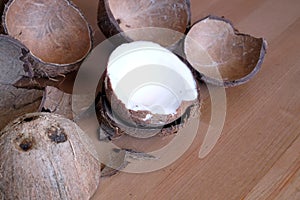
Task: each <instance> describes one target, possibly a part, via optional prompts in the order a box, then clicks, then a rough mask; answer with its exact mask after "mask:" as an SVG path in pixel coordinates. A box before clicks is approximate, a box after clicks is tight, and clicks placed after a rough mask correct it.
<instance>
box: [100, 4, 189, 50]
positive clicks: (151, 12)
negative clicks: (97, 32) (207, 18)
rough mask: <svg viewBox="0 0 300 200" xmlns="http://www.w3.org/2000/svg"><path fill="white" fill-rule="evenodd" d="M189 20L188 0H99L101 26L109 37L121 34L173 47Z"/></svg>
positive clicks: (125, 36) (133, 39) (126, 39)
mask: <svg viewBox="0 0 300 200" xmlns="http://www.w3.org/2000/svg"><path fill="white" fill-rule="evenodd" d="M190 21H191V11H190V1H189V0H159V1H156V0H151V1H143V0H132V1H122V0H99V5H98V26H99V28H100V29H101V31H102V32H103V34H104V35H105V36H106V37H107V38H110V37H112V36H114V35H116V34H119V33H121V35H120V36H122V38H123V39H124V41H126V42H132V41H138V40H144V41H153V42H156V43H158V44H161V45H162V46H172V45H174V44H176V43H177V42H178V41H179V40H180V39H181V38H182V37H183V34H184V33H185V32H186V29H187V27H188V26H189V25H190ZM150 27H151V28H154V29H150ZM142 28H146V29H142ZM155 28H162V29H155ZM170 30H172V31H173V32H170ZM170 33H171V34H172V35H170ZM179 33H180V34H179Z"/></svg>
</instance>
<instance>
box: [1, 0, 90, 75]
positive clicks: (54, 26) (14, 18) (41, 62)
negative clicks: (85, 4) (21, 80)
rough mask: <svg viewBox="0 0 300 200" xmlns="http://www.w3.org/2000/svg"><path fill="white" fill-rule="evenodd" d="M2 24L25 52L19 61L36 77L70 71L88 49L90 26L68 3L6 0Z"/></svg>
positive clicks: (43, 0) (76, 65)
mask: <svg viewBox="0 0 300 200" xmlns="http://www.w3.org/2000/svg"><path fill="white" fill-rule="evenodd" d="M3 25H4V29H5V31H6V33H7V34H8V35H10V36H12V37H14V38H15V39H17V40H19V41H20V42H21V43H23V44H24V45H25V46H26V47H27V49H28V50H29V51H25V50H24V51H23V54H24V56H23V60H24V61H25V62H26V66H27V67H28V68H29V69H31V70H32V71H33V72H34V73H35V75H36V76H38V75H39V76H44V77H56V76H58V75H63V74H66V73H69V72H71V71H74V70H76V69H77V68H78V67H79V64H80V62H81V61H82V60H83V59H84V58H85V57H86V56H87V55H88V53H89V52H90V50H91V49H92V33H91V30H90V27H89V25H88V23H87V21H86V20H85V18H84V16H83V15H82V14H81V12H80V11H79V10H78V8H77V7H75V6H74V5H73V4H72V3H71V2H70V1H69V0H57V1H48V0H39V1H32V0H10V1H9V2H8V3H7V5H6V8H5V10H4V15H3Z"/></svg>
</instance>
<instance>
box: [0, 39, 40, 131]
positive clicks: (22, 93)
mask: <svg viewBox="0 0 300 200" xmlns="http://www.w3.org/2000/svg"><path fill="white" fill-rule="evenodd" d="M22 48H24V46H23V45H22V44H20V43H19V42H18V41H17V40H15V39H13V38H11V37H9V36H5V35H0V60H1V62H0V91H1V92H0V111H1V112H0V130H1V129H2V128H3V127H4V126H5V125H7V124H8V122H10V121H11V120H14V119H15V118H17V117H19V116H21V115H23V114H25V113H28V112H36V111H38V108H39V106H40V104H41V102H42V97H43V91H41V90H36V89H30V90H27V89H18V88H16V87H14V84H15V83H16V82H18V81H19V80H20V79H22V77H23V76H26V75H28V71H26V69H25V68H24V67H23V62H22V61H20V60H19V57H20V56H22Z"/></svg>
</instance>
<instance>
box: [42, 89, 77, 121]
mask: <svg viewBox="0 0 300 200" xmlns="http://www.w3.org/2000/svg"><path fill="white" fill-rule="evenodd" d="M40 110H41V111H44V112H49V113H54V114H58V115H62V116H64V117H65V118H67V119H71V120H72V119H73V111H72V95H71V94H67V93H64V92H63V91H61V90H59V89H57V88H55V87H51V86H47V87H46V88H45V90H44V96H43V100H42V104H41V106H40Z"/></svg>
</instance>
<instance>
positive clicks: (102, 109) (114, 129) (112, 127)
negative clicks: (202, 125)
mask: <svg viewBox="0 0 300 200" xmlns="http://www.w3.org/2000/svg"><path fill="white" fill-rule="evenodd" d="M198 89H199V88H198ZM200 107H201V100H200V91H198V99H197V102H194V103H193V104H192V105H190V106H189V107H188V108H187V109H186V111H185V113H183V114H182V115H181V116H180V117H179V118H178V119H177V120H175V121H174V122H172V123H169V124H165V125H163V126H161V127H143V126H137V125H135V126H133V125H130V124H128V123H126V122H124V121H123V120H121V119H120V118H119V117H118V116H116V115H115V113H114V112H113V111H112V108H111V105H110V103H109V101H108V99H107V96H106V94H105V89H104V88H103V89H102V91H101V92H100V93H99V94H98V96H97V98H96V113H97V117H98V121H99V123H100V127H101V128H102V129H103V130H104V131H105V133H106V134H107V136H108V137H109V138H110V139H114V138H118V137H119V136H121V135H123V134H127V135H130V136H133V137H138V138H149V137H152V136H155V135H160V136H166V135H171V134H175V133H177V132H178V131H179V130H180V129H181V128H183V127H184V126H185V125H186V124H187V122H188V120H189V119H190V117H195V116H200Z"/></svg>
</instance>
